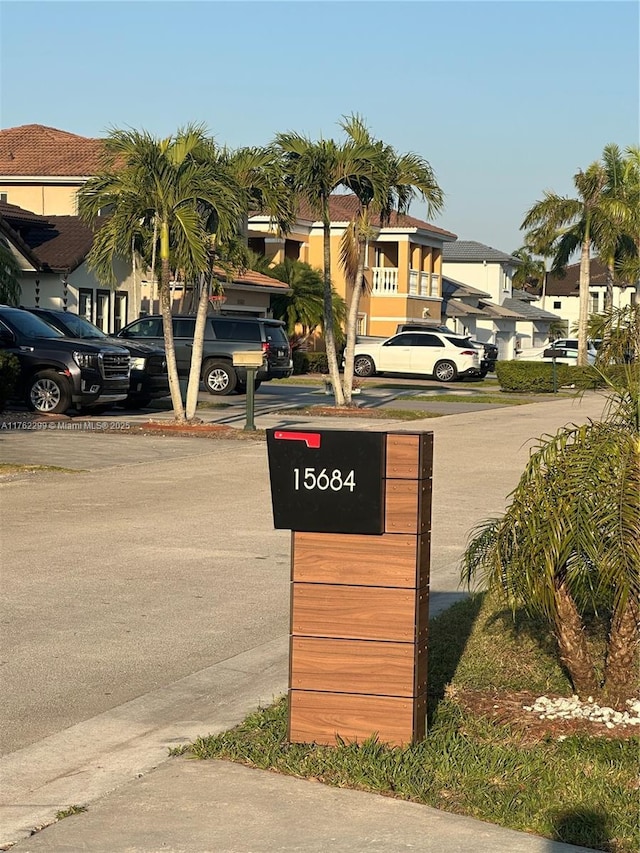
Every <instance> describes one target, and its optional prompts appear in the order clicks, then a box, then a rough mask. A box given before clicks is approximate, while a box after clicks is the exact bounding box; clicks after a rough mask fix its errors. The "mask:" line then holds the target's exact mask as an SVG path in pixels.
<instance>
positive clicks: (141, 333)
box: [124, 318, 162, 338]
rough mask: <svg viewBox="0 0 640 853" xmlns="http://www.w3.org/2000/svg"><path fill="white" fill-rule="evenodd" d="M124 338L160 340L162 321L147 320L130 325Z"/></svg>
mask: <svg viewBox="0 0 640 853" xmlns="http://www.w3.org/2000/svg"><path fill="white" fill-rule="evenodd" d="M124 337H126V338H161V337H162V320H158V319H154V318H149V319H144V320H138V322H137V323H132V324H131V326H129V328H128V329H127V331H126V334H125V335H124Z"/></svg>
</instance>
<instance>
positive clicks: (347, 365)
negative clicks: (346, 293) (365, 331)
mask: <svg viewBox="0 0 640 853" xmlns="http://www.w3.org/2000/svg"><path fill="white" fill-rule="evenodd" d="M366 247H367V241H366V238H365V237H363V236H362V231H360V232H359V233H358V271H357V273H356V280H355V282H354V285H353V292H352V294H351V301H350V303H349V315H348V317H347V346H346V348H345V351H344V373H343V380H342V381H343V383H344V401H345V404H346V405H347V406H350V405H351V404H352V402H353V397H352V394H353V362H354V350H355V347H356V336H357V332H358V308H359V307H360V297H361V296H362V287H363V284H364V265H365V261H366V258H365V252H366Z"/></svg>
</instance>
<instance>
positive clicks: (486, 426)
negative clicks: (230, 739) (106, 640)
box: [0, 394, 604, 853]
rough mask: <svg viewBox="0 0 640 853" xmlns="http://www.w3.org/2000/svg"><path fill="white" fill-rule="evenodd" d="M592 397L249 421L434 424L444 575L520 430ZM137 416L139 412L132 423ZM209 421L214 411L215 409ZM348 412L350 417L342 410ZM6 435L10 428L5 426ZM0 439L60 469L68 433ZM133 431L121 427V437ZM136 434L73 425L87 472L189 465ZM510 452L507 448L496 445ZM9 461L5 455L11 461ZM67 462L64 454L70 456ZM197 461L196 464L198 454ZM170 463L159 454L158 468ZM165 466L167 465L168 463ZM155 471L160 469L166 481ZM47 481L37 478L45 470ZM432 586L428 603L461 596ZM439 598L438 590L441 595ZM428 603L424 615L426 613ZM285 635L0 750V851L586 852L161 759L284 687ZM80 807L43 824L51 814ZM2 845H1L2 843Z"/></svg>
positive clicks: (168, 447) (382, 802)
mask: <svg viewBox="0 0 640 853" xmlns="http://www.w3.org/2000/svg"><path fill="white" fill-rule="evenodd" d="M603 403H604V400H603V398H602V397H601V396H599V395H595V394H593V395H587V396H585V398H584V399H583V400H582V402H577V401H575V400H564V401H553V402H542V403H539V404H534V405H530V406H522V407H514V408H511V409H500V410H496V411H484V412H477V413H474V414H472V415H464V414H459V415H453V416H450V417H444V418H439V419H435V420H425V421H414V422H409V423H407V422H397V421H396V422H389V423H386V422H385V421H378V420H375V421H364V422H363V421H362V420H360V419H353V422H352V423H347V422H345V419H342V418H340V419H339V418H335V419H318V420H317V421H315V422H310V421H309V420H308V419H303V418H300V419H298V418H296V417H294V416H292V418H291V421H289V420H287V419H286V418H283V417H281V416H278V417H276V416H274V415H264V416H262V417H260V418H259V419H257V426H258V427H259V428H264V427H267V426H275V425H284V423H287V424H288V425H292V424H293V423H297V424H299V425H300V426H302V425H306V426H311V425H312V424H313V425H314V426H321V427H325V428H329V427H335V428H340V429H349V428H352V429H375V430H379V429H389V428H391V429H394V430H408V431H414V430H420V429H426V430H433V432H434V433H435V440H436V456H435V470H434V488H435V486H437V487H438V489H439V490H440V492H439V493H441V494H442V495H443V496H444V495H445V492H446V490H447V489H448V490H449V491H450V490H451V484H452V483H453V482H455V483H456V489H457V490H456V491H455V508H456V512H455V513H453V512H452V511H451V506H450V505H449V504H448V503H447V502H446V500H445V501H443V502H442V505H441V506H440V507H439V506H437V505H435V506H434V536H433V546H432V548H433V551H432V553H433V566H434V567H437V568H438V571H441V572H442V573H443V577H444V573H445V571H455V570H456V569H455V567H456V565H457V560H458V559H459V556H460V548H461V542H462V541H463V539H464V535H465V531H466V530H468V529H469V528H470V527H471V526H472V525H473V523H474V522H475V520H476V519H477V518H478V517H479V516H481V517H486V516H489V515H492V514H494V513H496V512H500V511H501V509H502V507H503V504H504V498H505V496H506V494H507V493H508V492H509V491H510V489H511V488H512V487H513V485H514V480H516V479H517V475H518V472H519V471H521V470H522V467H523V462H524V460H526V457H527V455H528V447H529V446H530V444H531V440H532V439H533V440H535V438H536V437H537V436H540V435H542V434H544V433H547V432H553V431H555V429H556V428H557V427H559V426H561V425H562V424H565V423H568V422H584V421H585V420H586V419H587V418H589V417H598V416H599V414H600V413H601V411H602V407H603ZM144 417H145V416H141V418H144ZM211 420H215V418H213V417H212V418H211ZM348 420H351V419H348ZM2 438H3V439H6V435H5V436H2ZM12 438H14V439H15V440H13V441H7V440H3V441H2V450H3V451H4V452H5V458H6V454H8V455H9V457H10V460H11V461H15V462H25V463H28V462H35V461H36V459H34V458H33V455H34V454H36V455H37V456H38V459H37V461H38V462H40V463H41V464H58V465H65V464H66V465H70V462H71V461H72V460H70V459H69V441H68V440H65V438H64V437H63V436H61V435H60V434H56V433H51V434H41V435H35V434H28V433H20V434H17V435H15V436H13V437H12ZM131 439H133V436H132V437H131ZM140 441H142V442H144V439H140V438H139V440H130V439H129V438H127V437H125V436H113V437H111V436H107V435H103V436H97V435H88V434H82V435H78V434H76V435H75V436H74V438H73V446H74V448H75V450H74V453H77V452H78V450H79V449H80V448H82V451H81V455H82V460H81V461H82V465H81V467H85V465H86V467H87V468H90V469H91V470H94V471H99V470H102V469H109V468H111V469H112V468H113V467H114V466H115V467H118V466H128V465H138V464H139V463H140V462H141V461H142V460H141V459H140V453H141V448H144V447H145V446H146V448H147V449H146V451H142V452H144V453H146V455H145V457H144V461H145V463H146V464H147V467H146V468H145V471H146V472H147V476H148V477H149V478H151V476H152V470H151V468H150V467H148V466H151V465H153V464H154V460H155V457H156V454H157V455H158V459H161V458H162V459H164V460H166V458H167V455H166V454H167V451H169V453H168V455H169V457H170V458H171V459H173V460H174V463H172V464H176V465H177V464H182V465H184V464H186V461H187V459H188V458H190V457H192V456H193V455H194V454H195V455H196V456H197V455H198V452H199V451H198V450H196V446H198V447H200V440H196V439H167V440H166V442H167V443H166V444H165V445H164V448H162V449H160V448H159V447H158V444H159V443H162V442H161V440H159V439H152V441H151V443H150V444H148V445H144V444H140ZM503 447H509V451H508V452H507V453H504V452H503V451H502V450H501V448H503ZM7 461H9V460H7ZM73 461H75V460H73ZM196 462H197V460H196ZM168 464H169V463H167V462H166V461H165V462H163V466H164V469H163V470H165V469H167V465H168ZM167 470H168V469H167ZM167 470H165V474H164V476H165V477H166V476H167ZM44 476H46V477H48V476H49V475H44ZM453 588H454V587H451V586H450V585H448V584H443V585H442V587H441V589H442V592H441V593H438V592H437V590H434V593H435V594H434V596H433V600H434V602H437V603H438V609H440V608H441V607H443V606H445V605H446V603H447V601H450V600H451V599H452V598H453V597H456V596H457V595H458V594H456V593H453V592H450V591H448V590H451V589H453ZM438 595H440V596H441V597H440V598H438ZM434 612H435V608H434V610H433V611H432V615H433V613H434ZM287 651H288V644H287V637H286V636H284V635H283V636H282V637H280V638H278V639H274V640H271V641H269V642H267V643H265V642H260V641H259V640H258V639H257V640H256V646H255V648H253V649H250V650H247V651H245V652H244V653H242V654H239V655H235V656H232V657H229V658H227V659H226V660H223V661H221V662H219V663H217V664H215V665H214V666H212V667H209V668H207V669H205V670H201V671H199V672H195V673H193V674H191V675H188V676H187V677H185V678H182V679H180V680H178V681H176V682H174V683H173V684H171V685H169V686H165V687H163V688H162V689H158V690H156V691H151V692H148V693H146V694H144V695H142V696H139V697H138V698H137V699H133V700H132V701H129V702H126V703H124V704H122V705H118V706H117V707H114V708H112V709H110V710H107V711H105V712H104V713H101V714H99V715H97V716H95V717H93V718H91V719H87V720H85V721H83V722H79V723H77V724H76V725H73V726H71V727H69V728H66V729H64V730H62V731H59V732H57V733H55V734H52V735H50V736H49V737H46V738H44V739H43V740H41V741H39V742H37V743H34V744H32V745H30V746H27V747H25V748H24V749H19V750H17V751H15V752H13V753H10V754H8V755H6V756H4V757H3V758H2V759H0V773H1V774H2V782H1V783H0V788H1V789H2V791H3V799H4V800H5V802H7V803H8V805H7V806H6V807H5V808H4V810H3V813H4V816H3V830H2V834H1V835H0V846H2V845H3V844H8V845H11V844H12V843H14V842H17V843H15V845H14V846H12V847H11V849H13V850H16V851H23V853H26V851H34V853H37V851H45V850H48V851H56V853H62V851H74V853H75V851H80V850H88V851H94V853H120V851H121V852H122V853H125V851H127V853H159V851H175V853H178V852H179V853H207V852H208V851H211V853H232V851H233V853H259V852H260V853H262V851H264V853H271V851H291V853H293V851H318V853H320V851H325V850H331V851H350V853H359V851H365V850H366V851H368V850H372V851H385V852H386V851H388V853H395V851H406V850H420V851H426V853H461V851H471V852H472V853H473V851H477V853H493V851H504V853H568V851H574V853H576V851H580V850H585V848H578V847H573V846H570V845H564V844H561V843H558V842H553V841H550V840H547V839H541V838H538V837H536V836H531V835H527V834H524V833H517V832H512V831H510V830H505V829H502V828H500V827H496V826H493V825H490V824H485V823H482V822H479V821H475V820H472V819H470V818H466V817H461V816H458V815H453V814H448V813H445V812H441V811H437V810H434V809H430V808H428V807H426V806H422V805H417V804H413V803H407V802H403V801H400V800H393V799H390V798H385V797H381V796H378V795H375V794H367V793H362V792H357V791H348V790H341V789H333V788H329V787H326V786H324V785H322V784H319V783H316V782H311V781H307V780H300V779H295V778H290V777H283V776H279V775H277V774H273V773H270V772H266V771H265V772H263V771H256V770H252V769H248V768H244V767H240V766H236V765H232V764H228V763H226V762H217V761H190V760H187V759H185V758H172V759H168V748H169V747H171V746H175V745H177V744H181V743H185V742H187V741H189V740H192V739H193V738H195V737H197V736H198V735H206V734H209V733H216V732H220V731H224V730H226V729H228V728H230V727H231V726H233V725H235V724H236V723H238V722H239V721H240V720H241V719H243V717H244V716H246V714H247V713H248V712H249V711H251V710H252V709H253V708H255V707H256V706H257V705H258V704H261V703H267V702H270V701H271V700H272V699H273V698H274V697H276V696H278V695H280V694H282V693H283V692H284V691H285V690H286V684H287V663H288V661H287ZM73 805H83V806H87V811H86V812H85V813H82V814H78V815H74V816H71V817H68V818H66V819H64V820H62V821H59V822H57V823H53V824H51V825H49V826H46V827H45V828H43V829H42V830H41V831H36V832H35V834H33V835H31V836H30V837H27V836H29V833H30V832H31V831H33V830H34V829H38V828H39V827H42V826H45V825H46V824H47V823H49V822H50V821H52V820H53V819H54V818H55V814H56V812H57V811H60V810H63V809H65V808H68V807H70V806H73ZM3 849H8V848H6V847H5V848H3Z"/></svg>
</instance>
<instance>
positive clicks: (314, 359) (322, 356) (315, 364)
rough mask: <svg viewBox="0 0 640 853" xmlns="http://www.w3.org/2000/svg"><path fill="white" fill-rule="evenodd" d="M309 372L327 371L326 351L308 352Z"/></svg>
mask: <svg viewBox="0 0 640 853" xmlns="http://www.w3.org/2000/svg"><path fill="white" fill-rule="evenodd" d="M307 358H308V359H309V373H328V372H329V364H328V362H327V354H326V352H308V353H307Z"/></svg>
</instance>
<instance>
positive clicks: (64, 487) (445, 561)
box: [0, 395, 602, 752]
mask: <svg viewBox="0 0 640 853" xmlns="http://www.w3.org/2000/svg"><path fill="white" fill-rule="evenodd" d="M601 409H602V398H600V397H597V396H596V395H592V396H591V397H588V398H585V400H584V401H583V403H582V404H580V405H578V404H577V403H575V402H573V401H571V400H564V401H552V402H542V403H539V404H534V405H531V406H523V407H515V408H505V409H497V410H495V411H484V412H479V413H474V414H473V415H468V414H465V415H453V416H450V417H444V418H438V419H435V420H429V421H419V422H411V423H409V424H402V425H401V426H400V427H399V428H400V429H409V430H415V429H420V428H423V429H431V430H433V431H434V433H435V448H436V452H435V466H434V509H433V535H432V571H431V591H432V604H433V606H434V607H436V608H440V607H442V606H444V605H445V604H446V603H448V602H449V601H451V600H452V598H454V597H457V596H459V595H460V592H459V590H458V562H459V558H460V555H461V553H462V550H463V548H464V544H465V542H466V539H467V535H468V532H469V530H470V529H471V528H472V527H473V525H474V524H475V523H476V522H477V521H479V520H481V519H483V518H486V517H488V516H490V515H494V514H495V513H498V512H500V511H501V510H502V508H503V507H504V504H505V498H506V495H507V494H508V492H509V491H510V490H511V489H512V488H513V486H514V485H515V484H516V482H517V479H518V477H519V474H520V472H521V471H522V468H523V466H524V463H525V461H526V459H527V456H528V452H529V446H530V444H531V442H530V439H531V438H534V437H536V436H539V435H542V434H543V433H544V432H548V431H551V430H553V429H555V427H556V426H559V425H561V424H563V423H565V422H567V421H569V420H575V419H577V420H584V419H586V417H587V416H597V414H599V412H600V411H601ZM264 418H266V416H263V419H264ZM270 420H273V422H274V423H275V422H276V421H275V420H274V419H273V418H271V419H270ZM362 427H363V428H368V427H367V425H366V424H362ZM369 427H370V425H369ZM0 456H1V458H3V459H4V460H9V461H15V462H25V463H28V462H39V463H40V464H45V463H48V464H55V465H66V466H67V467H69V468H75V469H80V470H77V471H76V473H56V472H52V473H47V474H39V475H36V476H32V477H22V478H19V479H16V480H13V481H9V482H4V483H2V484H0V494H1V505H2V528H1V529H2V543H1V544H2V590H1V594H2V604H1V619H2V658H1V661H0V665H1V672H2V691H1V693H0V718H1V720H2V750H3V751H4V752H12V751H14V750H17V749H20V748H21V747H24V746H27V745H29V744H34V743H36V742H38V741H41V740H42V739H43V738H45V737H47V736H48V735H51V734H53V733H55V732H58V731H61V730H62V729H65V728H66V727H69V726H72V725H74V724H76V723H78V722H80V721H83V720H87V719H89V718H92V717H94V716H95V715H97V714H100V713H101V712H104V711H106V710H108V709H114V708H117V707H118V706H119V705H121V704H122V703H125V702H127V701H129V700H131V699H134V698H135V697H140V696H143V695H145V694H147V693H148V692H149V691H153V690H158V689H162V688H165V687H169V686H170V685H172V684H174V683H175V682H176V681H177V680H179V679H181V678H184V677H186V676H189V675H191V674H194V673H198V672H199V671H202V670H204V669H205V668H207V667H211V666H213V665H215V664H216V663H218V662H221V661H225V660H228V659H229V658H231V657H233V656H234V655H239V654H241V653H243V652H246V651H248V650H251V649H257V648H259V647H260V646H262V645H264V644H268V643H269V642H270V641H273V640H276V639H278V638H283V637H285V636H286V634H287V632H288V616H289V614H288V611H289V589H288V584H289V534H288V532H287V531H282V530H274V529H273V526H272V517H271V507H270V496H269V486H268V472H267V459H266V450H265V445H264V443H263V442H255V441H247V440H228V441H224V440H222V441H209V440H202V439H186V438H185V439H180V438H156V437H144V436H131V435H129V436H126V435H115V436H114V435H109V434H95V433H94V434H91V433H87V432H82V433H78V432H72V431H66V432H65V431H61V430H58V431H48V432H41V433H35V432H34V433H28V432H22V431H16V432H13V433H12V432H2V433H0Z"/></svg>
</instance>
